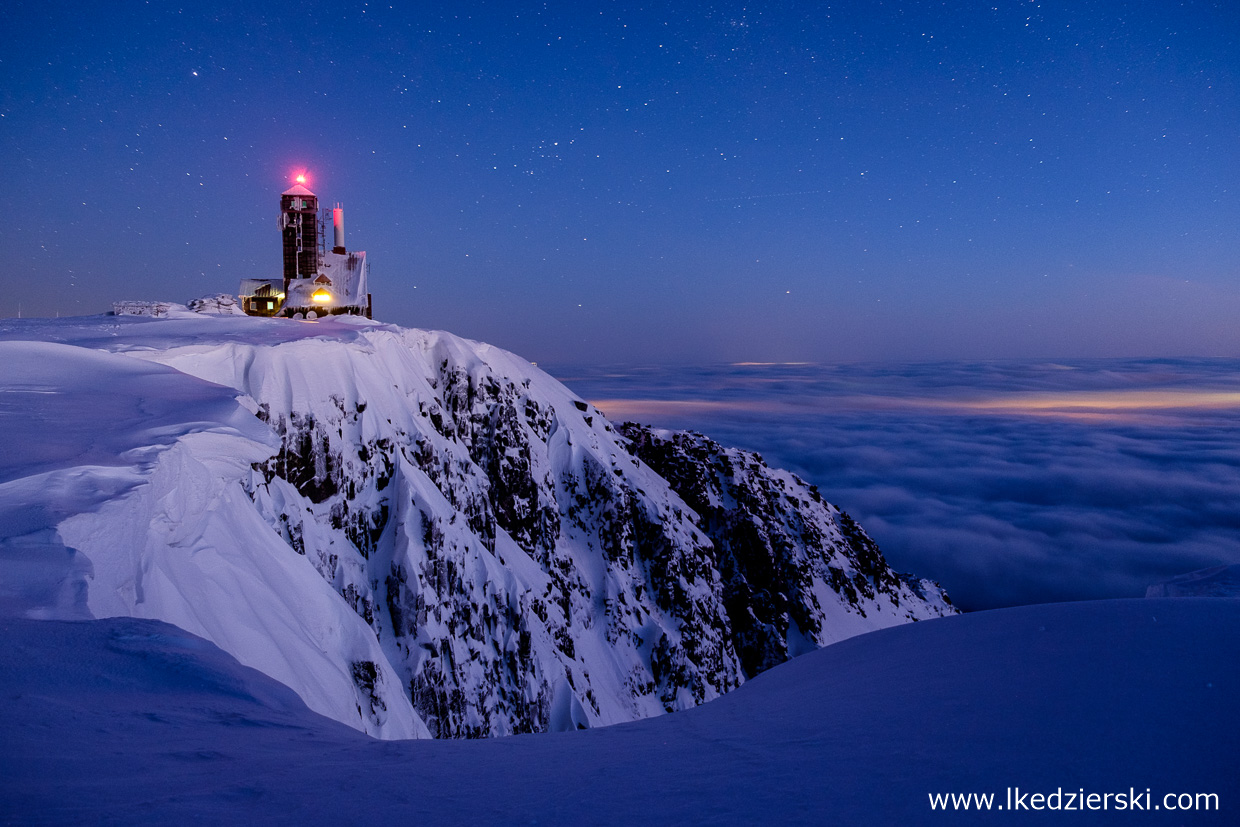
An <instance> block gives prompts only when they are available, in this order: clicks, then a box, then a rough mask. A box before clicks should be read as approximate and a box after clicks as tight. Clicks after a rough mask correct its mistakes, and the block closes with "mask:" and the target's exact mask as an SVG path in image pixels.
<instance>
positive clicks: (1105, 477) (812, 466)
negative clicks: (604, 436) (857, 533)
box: [553, 359, 1240, 609]
mask: <svg viewBox="0 0 1240 827" xmlns="http://www.w3.org/2000/svg"><path fill="white" fill-rule="evenodd" d="M553 372H554V373H555V374H556V375H557V376H559V377H560V378H562V379H563V380H564V381H565V382H566V383H567V384H568V385H569V386H570V387H572V388H573V389H574V390H575V391H577V392H578V393H579V394H581V395H582V396H584V397H586V398H588V399H590V400H591V401H592V402H594V404H595V405H596V406H597V407H598V408H600V409H601V410H602V411H604V412H605V413H606V414H607V415H608V416H609V417H610V418H611V419H613V420H617V421H620V420H625V419H632V420H637V421H641V422H645V423H648V424H652V425H655V426H659V427H667V428H688V429H693V430H698V431H702V432H704V433H706V434H708V435H710V436H712V437H714V438H716V439H718V440H719V441H721V442H724V443H726V444H732V445H737V446H739V447H743V448H748V449H751V450H756V451H758V452H759V453H761V454H762V455H763V456H764V457H765V458H766V460H767V462H768V463H770V464H772V465H778V466H782V467H785V468H788V469H790V470H793V471H795V472H796V473H798V474H800V475H801V476H802V477H804V478H805V479H807V480H809V481H810V482H812V483H815V484H817V485H818V486H819V488H820V489H821V490H822V492H823V494H824V496H826V497H827V498H828V499H829V500H831V501H832V502H834V503H836V504H837V505H839V506H840V507H841V508H843V509H845V510H846V511H848V512H849V513H851V514H852V515H853V516H854V517H856V518H857V519H858V520H859V521H860V522H861V523H862V525H864V526H865V527H866V529H867V530H868V531H869V532H870V533H871V534H872V535H873V536H874V537H875V538H876V539H877V540H878V542H879V544H880V545H881V546H882V547H883V550H884V552H885V553H886V554H887V556H888V559H889V560H891V562H892V564H893V565H895V566H896V567H897V568H901V569H906V570H910V571H914V572H916V573H918V574H922V575H926V576H930V577H934V578H936V579H938V580H939V581H940V582H941V583H942V584H943V585H944V586H945V587H946V588H947V589H948V591H949V592H950V593H951V594H952V596H953V598H954V599H955V600H956V601H957V602H958V603H960V604H961V605H962V606H964V607H965V608H970V609H980V608H993V607H998V606H1008V605H1015V604H1023V603H1037V602H1049V601H1060V600H1077V599H1089V598H1102V597H1131V596H1140V595H1142V594H1144V592H1145V588H1146V586H1148V585H1149V584H1151V583H1154V582H1158V581H1161V580H1165V579H1167V578H1169V577H1172V576H1174V575H1177V574H1180V573H1183V572H1186V571H1191V570H1193V569H1198V568H1203V567H1206V566H1211V565H1218V564H1221V563H1240V508H1237V505H1236V504H1237V502H1238V501H1240V427H1237V426H1240V360H1234V359H1209V360H1206V359H1200V360H1192V359H1185V360H1094V361H1087V362H1074V363H1066V364H1065V363H1055V364H1047V363H1040V364H1035V363H959V362H953V363H939V364H919V365H907V366H894V367H893V366H887V365H885V366H874V365H870V366H864V365H844V366H827V365H807V364H740V365H725V366H717V367H710V368H623V369H597V368H592V369H584V370H577V369H573V368H560V369H556V370H553Z"/></svg>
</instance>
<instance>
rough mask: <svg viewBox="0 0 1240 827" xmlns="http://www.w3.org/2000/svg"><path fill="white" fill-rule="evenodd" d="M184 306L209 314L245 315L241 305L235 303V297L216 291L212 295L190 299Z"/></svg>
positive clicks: (196, 311)
mask: <svg viewBox="0 0 1240 827" xmlns="http://www.w3.org/2000/svg"><path fill="white" fill-rule="evenodd" d="M185 306H186V307H188V308H189V309H190V310H192V311H194V312H195V313H205V314H206V315H209V316H244V315H245V311H244V310H242V309H241V305H239V304H237V297H236V296H231V295H229V294H228V293H216V294H214V295H212V296H202V297H201V298H197V299H190V300H189V301H188V302H187V303H186V305H185Z"/></svg>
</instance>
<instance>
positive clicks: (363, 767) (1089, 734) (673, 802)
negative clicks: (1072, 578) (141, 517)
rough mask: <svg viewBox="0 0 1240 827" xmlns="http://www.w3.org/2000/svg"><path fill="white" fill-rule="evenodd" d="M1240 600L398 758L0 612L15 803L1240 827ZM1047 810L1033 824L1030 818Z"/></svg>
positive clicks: (151, 639)
mask: <svg viewBox="0 0 1240 827" xmlns="http://www.w3.org/2000/svg"><path fill="white" fill-rule="evenodd" d="M1238 662H1240V601H1238V600H1235V599H1219V598H1191V599H1188V598H1177V599H1160V600H1140V599H1136V600H1122V601H1121V600H1115V601H1099V602H1094V603H1066V604H1054V605H1045V606H1028V607H1022V608H1018V609H1002V610H996V611H989V612H979V613H975V614H970V615H963V616H957V617H951V618H945V619H941V620H932V621H929V622H926V623H917V624H906V625H903V626H901V627H898V628H891V629H885V630H882V631H878V632H874V633H872V634H866V635H860V636H857V637H853V638H851V639H849V640H846V641H844V642H842V643H838V644H835V645H832V646H828V647H826V648H824V649H822V650H820V651H816V652H811V653H809V654H807V655H805V656H804V657H799V658H796V659H795V660H793V661H791V662H789V663H785V664H783V665H780V666H777V667H775V668H773V669H771V670H769V671H768V672H766V673H765V674H763V675H761V676H759V677H758V678H757V679H756V680H754V681H751V682H748V683H747V684H746V685H744V686H742V687H740V688H739V689H738V690H737V691H736V692H733V693H730V694H729V695H727V696H725V697H723V698H721V699H719V700H718V701H715V702H713V703H710V704H707V705H705V706H702V707H700V708H697V709H692V710H688V711H687V712H683V713H679V714H677V715H670V716H663V717H661V718H657V719H653V720H646V721H640V722H637V723H633V724H625V725H622V726H616V727H608V728H604V729H598V730H592V731H589V732H581V733H572V734H562V735H557V734H549V735H539V736H521V737H515V738H505V739H499V740H484V741H468V742H452V741H410V742H403V743H391V742H385V743H380V742H376V741H374V740H371V739H368V738H365V737H364V736H362V735H360V734H359V733H357V732H354V731H352V730H349V729H347V728H345V727H344V726H341V725H339V724H337V723H336V722H334V721H330V720H327V719H324V718H321V717H319V716H316V715H313V714H312V713H310V712H309V711H308V710H307V709H306V708H305V707H304V706H302V705H301V703H300V701H299V700H298V699H297V698H296V697H294V696H293V695H292V693H290V692H286V691H283V687H281V686H279V685H278V684H275V683H274V682H272V681H270V680H269V679H267V678H265V676H263V675H260V674H258V673H256V672H254V671H252V670H250V669H247V668H245V667H242V666H240V665H238V664H237V663H236V662H235V661H233V660H232V659H231V658H230V657H228V656H227V655H225V654H223V653H222V652H220V651H219V650H218V649H216V648H215V647H214V646H212V645H211V644H209V643H207V642H205V641H202V640H200V639H197V638H194V637H193V636H191V635H188V634H186V633H184V632H182V631H180V630H178V629H175V628H173V627H170V626H167V625H165V624H161V623H158V622H155V621H144V620H135V619H132V618H117V619H109V620H96V621H87V622H75V623H59V622H51V623H48V622H32V621H27V620H17V619H0V686H3V687H4V688H5V691H6V692H7V693H8V695H7V696H6V700H5V712H4V715H3V716H0V742H2V743H4V745H5V749H3V750H0V801H3V802H4V815H5V816H6V817H7V819H9V820H12V821H13V822H14V823H21V824H83V823H91V824H127V825H141V824H173V823H176V824H180V823H210V824H255V823H262V824H297V825H309V824H349V823H359V822H363V821H364V822H373V823H425V824H436V825H451V824H470V825H473V824H533V823H537V824H545V825H553V824H564V825H579V824H598V825H604V824H651V825H661V824H669V825H670V824H677V825H680V824H815V825H819V824H858V825H871V824H872V825H889V824H907V825H915V824H960V823H965V824H974V823H980V824H997V823H1008V822H1014V823H1018V824H1026V823H1027V824H1034V823H1037V824H1043V823H1054V822H1057V821H1059V820H1060V818H1063V819H1064V821H1065V823H1073V824H1075V823H1083V824H1113V823H1126V822H1127V821H1128V820H1129V819H1128V818H1127V817H1128V816H1129V815H1130V813H1127V812H1125V813H1115V812H1113V811H1108V812H1101V811H1099V812H1094V813H1088V812H1080V811H1077V812H1071V813H1045V812H1043V813H1028V812H1026V813H1023V814H1022V813H1011V812H985V813H978V812H963V811H955V812H952V813H943V812H941V811H933V810H932V809H931V807H930V803H929V796H930V795H931V794H944V793H957V794H971V793H977V794H991V795H993V796H994V797H995V802H996V803H999V804H1003V803H1005V802H1004V800H1005V791H1006V789H1007V788H1009V787H1019V788H1020V789H1021V790H1022V791H1025V792H1026V793H1029V792H1041V793H1052V792H1054V791H1055V790H1056V789H1058V788H1062V789H1064V790H1066V791H1072V792H1075V791H1077V790H1080V789H1084V790H1085V791H1086V792H1089V793H1099V794H1101V793H1117V792H1123V793H1128V791H1129V790H1130V788H1135V789H1136V791H1137V792H1139V793H1144V791H1145V790H1146V789H1147V788H1148V789H1150V790H1151V800H1152V801H1153V802H1155V803H1158V802H1160V801H1161V800H1162V797H1163V796H1165V795H1166V794H1168V793H1171V794H1179V793H1188V794H1196V793H1204V794H1207V795H1210V794H1212V795H1215V796H1217V799H1216V801H1217V805H1216V808H1215V809H1214V810H1212V811H1209V812H1189V813H1186V812H1174V811H1168V810H1166V809H1161V810H1157V811H1143V812H1139V813H1131V815H1132V816H1134V818H1132V819H1131V820H1132V821H1133V823H1140V824H1198V823H1201V824H1234V823H1235V821H1236V818H1235V813H1236V806H1237V801H1238V800H1240V799H1238V796H1240V781H1238V778H1237V775H1236V772H1235V745H1236V743H1237V739H1240V708H1238V707H1237V705H1236V703H1235V698H1236V696H1237V693H1240V669H1238V668H1237V666H1236V664H1237V663H1238ZM1022 816H1023V817H1022Z"/></svg>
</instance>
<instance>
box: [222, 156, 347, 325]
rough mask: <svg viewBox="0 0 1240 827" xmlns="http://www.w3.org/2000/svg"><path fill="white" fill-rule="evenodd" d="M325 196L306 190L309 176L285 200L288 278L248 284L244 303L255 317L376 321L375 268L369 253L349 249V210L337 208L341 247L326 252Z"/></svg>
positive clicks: (334, 222) (283, 229)
mask: <svg viewBox="0 0 1240 827" xmlns="http://www.w3.org/2000/svg"><path fill="white" fill-rule="evenodd" d="M324 223H325V221H324V219H323V218H320V215H319V197H318V196H317V195H315V194H314V193H313V192H311V191H310V190H309V188H307V187H306V176H305V175H298V176H297V183H296V184H294V185H293V186H292V187H290V188H289V189H287V190H285V191H284V192H283V193H281V195H280V236H281V241H282V244H283V248H284V277H283V278H282V279H243V280H242V282H241V289H240V291H238V299H239V300H240V303H241V309H242V310H244V311H245V313H246V315H249V316H287V317H289V318H293V319H317V318H319V317H320V316H334V315H340V314H349V315H354V316H365V317H366V318H368V319H369V318H371V302H370V292H369V291H370V284H369V280H370V279H369V277H370V267H369V265H368V264H367V262H366V253H365V252H364V251H360V250H359V251H355V252H350V251H348V250H346V249H345V246H344V208H343V207H341V206H340V205H339V204H337V205H336V206H335V207H334V208H333V209H332V228H333V230H334V234H335V238H334V239H333V240H334V241H335V244H334V245H333V246H332V248H331V250H330V251H329V250H327V249H325V245H326V238H325V233H324V230H323V228H324Z"/></svg>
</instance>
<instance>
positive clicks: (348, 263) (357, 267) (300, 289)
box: [284, 251, 370, 308]
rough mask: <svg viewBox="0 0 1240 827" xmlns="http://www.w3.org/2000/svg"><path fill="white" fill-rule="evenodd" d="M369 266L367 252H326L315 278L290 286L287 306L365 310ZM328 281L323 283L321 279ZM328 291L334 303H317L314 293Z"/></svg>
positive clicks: (290, 283)
mask: <svg viewBox="0 0 1240 827" xmlns="http://www.w3.org/2000/svg"><path fill="white" fill-rule="evenodd" d="M368 269H369V268H368V267H367V266H366V253H365V251H358V252H352V253H325V254H324V255H323V266H322V267H320V268H319V275H318V276H316V277H315V278H312V279H292V280H291V281H289V283H288V297H287V298H286V299H285V300H284V304H285V306H286V307H324V308H331V307H365V306H366V293H367V291H368V290H369V289H370V288H369V286H368V284H367V281H368V280H367V273H368ZM324 277H325V278H326V279H327V281H328V283H327V284H324V283H323V282H322V281H321V279H323V278H324ZM323 288H325V289H326V290H327V292H329V293H331V296H332V298H331V301H328V302H316V301H314V299H313V298H311V297H312V296H313V295H314V292H315V291H316V290H319V289H323Z"/></svg>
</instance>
